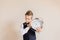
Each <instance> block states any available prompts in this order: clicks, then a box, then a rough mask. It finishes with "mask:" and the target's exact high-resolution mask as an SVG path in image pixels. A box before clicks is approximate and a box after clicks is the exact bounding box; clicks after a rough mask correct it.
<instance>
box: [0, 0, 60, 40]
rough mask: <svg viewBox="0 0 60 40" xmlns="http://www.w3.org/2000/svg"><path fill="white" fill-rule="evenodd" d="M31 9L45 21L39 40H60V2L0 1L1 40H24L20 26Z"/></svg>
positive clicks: (38, 36)
mask: <svg viewBox="0 0 60 40" xmlns="http://www.w3.org/2000/svg"><path fill="white" fill-rule="evenodd" d="M29 9H30V10H32V11H33V13H34V17H39V18H40V17H42V18H43V20H44V25H43V26H44V28H43V32H41V33H36V34H37V40H60V1H59V0H0V40H22V36H21V34H20V31H19V30H20V24H21V23H22V22H23V21H24V14H25V12H26V11H27V10H29Z"/></svg>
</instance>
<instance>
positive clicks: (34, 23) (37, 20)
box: [32, 19, 42, 29]
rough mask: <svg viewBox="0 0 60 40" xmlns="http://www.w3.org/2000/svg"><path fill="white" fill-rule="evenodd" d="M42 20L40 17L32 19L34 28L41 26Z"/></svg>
mask: <svg viewBox="0 0 60 40" xmlns="http://www.w3.org/2000/svg"><path fill="white" fill-rule="evenodd" d="M41 25H42V22H41V21H40V20H39V19H34V20H33V21H32V28H34V29H36V28H37V27H41Z"/></svg>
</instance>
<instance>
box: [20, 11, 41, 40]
mask: <svg viewBox="0 0 60 40" xmlns="http://www.w3.org/2000/svg"><path fill="white" fill-rule="evenodd" d="M32 18H33V13H32V11H31V10H28V11H27V12H26V13H25V22H24V23H23V24H22V26H21V33H22V35H23V40H36V34H35V32H40V31H41V30H42V29H41V28H40V27H38V28H36V30H35V29H33V28H32V26H31V22H32Z"/></svg>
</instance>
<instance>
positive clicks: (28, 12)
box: [25, 10, 33, 16]
mask: <svg viewBox="0 0 60 40" xmlns="http://www.w3.org/2000/svg"><path fill="white" fill-rule="evenodd" d="M25 15H28V16H30V15H32V16H33V12H32V11H31V10H28V11H27V12H26V13H25Z"/></svg>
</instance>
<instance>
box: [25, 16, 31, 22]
mask: <svg viewBox="0 0 60 40" xmlns="http://www.w3.org/2000/svg"><path fill="white" fill-rule="evenodd" d="M25 21H26V22H27V23H28V22H31V21H32V15H30V16H28V15H25Z"/></svg>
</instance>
